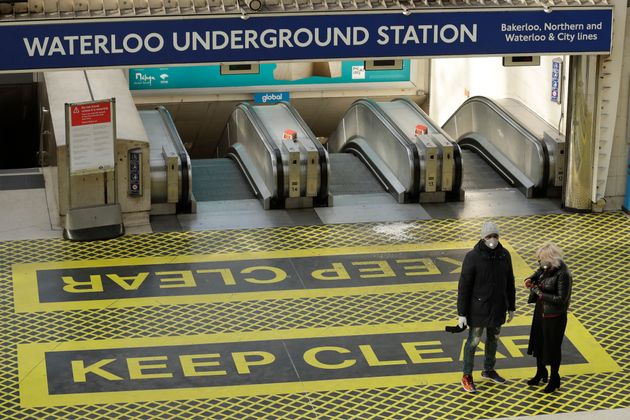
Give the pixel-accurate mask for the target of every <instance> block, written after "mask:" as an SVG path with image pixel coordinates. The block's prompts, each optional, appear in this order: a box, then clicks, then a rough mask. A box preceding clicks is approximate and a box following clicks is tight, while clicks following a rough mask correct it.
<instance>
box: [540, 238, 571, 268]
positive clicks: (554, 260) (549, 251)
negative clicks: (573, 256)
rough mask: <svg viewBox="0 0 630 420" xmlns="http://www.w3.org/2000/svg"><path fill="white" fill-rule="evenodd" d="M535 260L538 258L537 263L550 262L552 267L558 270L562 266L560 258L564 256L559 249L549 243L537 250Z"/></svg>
mask: <svg viewBox="0 0 630 420" xmlns="http://www.w3.org/2000/svg"><path fill="white" fill-rule="evenodd" d="M536 258H538V260H539V261H546V262H550V263H551V266H552V267H554V268H558V267H560V266H561V265H562V258H564V256H563V255H562V250H561V249H560V248H558V247H557V246H556V245H554V244H552V243H551V242H549V243H547V244H545V245H543V246H541V247H540V248H538V250H537V251H536Z"/></svg>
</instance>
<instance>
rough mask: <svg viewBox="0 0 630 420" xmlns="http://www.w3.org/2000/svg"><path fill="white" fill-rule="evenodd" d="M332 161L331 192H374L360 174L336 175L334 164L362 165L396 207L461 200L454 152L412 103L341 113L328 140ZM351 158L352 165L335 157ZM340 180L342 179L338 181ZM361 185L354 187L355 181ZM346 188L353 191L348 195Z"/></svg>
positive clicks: (361, 105) (364, 105)
mask: <svg viewBox="0 0 630 420" xmlns="http://www.w3.org/2000/svg"><path fill="white" fill-rule="evenodd" d="M328 151H329V153H330V156H331V173H332V175H331V185H332V187H331V192H332V193H333V195H334V194H335V193H336V192H337V191H340V190H341V187H340V186H341V185H343V192H344V193H345V194H349V193H354V194H360V193H362V192H361V190H360V188H369V189H370V192H374V190H375V189H376V184H375V183H374V182H367V181H366V180H367V179H369V178H368V177H367V175H359V169H352V170H349V169H345V168H344V169H337V162H339V164H342V165H349V164H350V163H349V162H353V164H354V165H357V166H356V168H358V167H359V166H358V161H361V162H363V164H364V165H365V166H366V168H368V169H369V171H370V172H371V174H372V177H371V178H372V181H373V180H376V181H377V182H378V183H379V184H380V185H381V191H382V190H385V191H387V192H388V193H389V194H391V195H392V196H393V197H394V199H395V200H396V201H397V202H398V203H401V204H403V203H418V202H420V203H425V202H443V201H446V200H459V199H460V198H461V190H460V186H461V158H460V153H459V147H458V146H457V144H455V143H454V142H452V141H451V140H450V139H448V137H447V136H446V134H445V133H444V132H443V131H442V130H441V129H440V128H439V127H437V126H436V125H435V124H434V123H432V122H431V121H430V119H429V118H428V116H427V115H426V114H424V112H422V110H420V108H419V107H418V106H417V105H416V104H415V103H413V102H411V101H409V100H405V99H396V100H393V101H390V102H376V101H373V100H369V99H361V100H358V101H356V102H355V103H354V104H353V105H352V106H351V107H350V109H349V110H348V111H347V112H346V113H345V115H344V117H343V119H342V120H341V122H340V123H339V125H338V127H337V129H336V130H335V132H334V133H333V134H332V135H331V137H330V138H329V140H328ZM345 154H352V155H354V156H356V158H355V159H351V158H348V157H343V158H342V157H338V156H337V155H345ZM338 176H343V177H344V178H342V179H337V177H338ZM359 176H360V177H361V178H360V179H361V181H362V182H360V183H357V182H353V180H354V179H359ZM349 186H355V188H357V189H358V190H357V191H352V190H351V189H350V188H349Z"/></svg>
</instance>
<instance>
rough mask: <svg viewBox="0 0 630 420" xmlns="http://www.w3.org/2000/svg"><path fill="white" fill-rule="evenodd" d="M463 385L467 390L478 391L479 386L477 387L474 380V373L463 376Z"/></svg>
mask: <svg viewBox="0 0 630 420" xmlns="http://www.w3.org/2000/svg"><path fill="white" fill-rule="evenodd" d="M462 387H463V388H464V391H466V392H477V388H475V382H474V381H473V378H472V375H464V376H462Z"/></svg>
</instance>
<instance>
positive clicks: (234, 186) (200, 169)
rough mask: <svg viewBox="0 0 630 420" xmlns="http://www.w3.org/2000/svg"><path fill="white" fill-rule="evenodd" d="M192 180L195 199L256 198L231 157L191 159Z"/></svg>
mask: <svg viewBox="0 0 630 420" xmlns="http://www.w3.org/2000/svg"><path fill="white" fill-rule="evenodd" d="M192 180H193V194H194V195H195V198H196V199H197V201H222V200H246V199H251V198H256V196H255V195H254V192H253V191H252V189H251V187H250V185H249V183H248V182H247V179H246V178H245V176H244V175H243V174H242V173H241V169H240V167H239V166H238V164H237V163H236V162H234V161H233V160H232V159H227V158H222V159H195V160H193V161H192Z"/></svg>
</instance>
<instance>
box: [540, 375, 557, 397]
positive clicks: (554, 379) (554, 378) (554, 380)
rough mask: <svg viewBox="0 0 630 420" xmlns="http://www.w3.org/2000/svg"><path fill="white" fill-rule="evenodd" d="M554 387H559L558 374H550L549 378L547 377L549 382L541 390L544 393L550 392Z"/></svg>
mask: <svg viewBox="0 0 630 420" xmlns="http://www.w3.org/2000/svg"><path fill="white" fill-rule="evenodd" d="M556 389H560V375H551V378H549V383H548V384H547V386H546V387H545V389H543V392H544V393H545V394H551V393H552V392H553V391H555V390H556Z"/></svg>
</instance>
